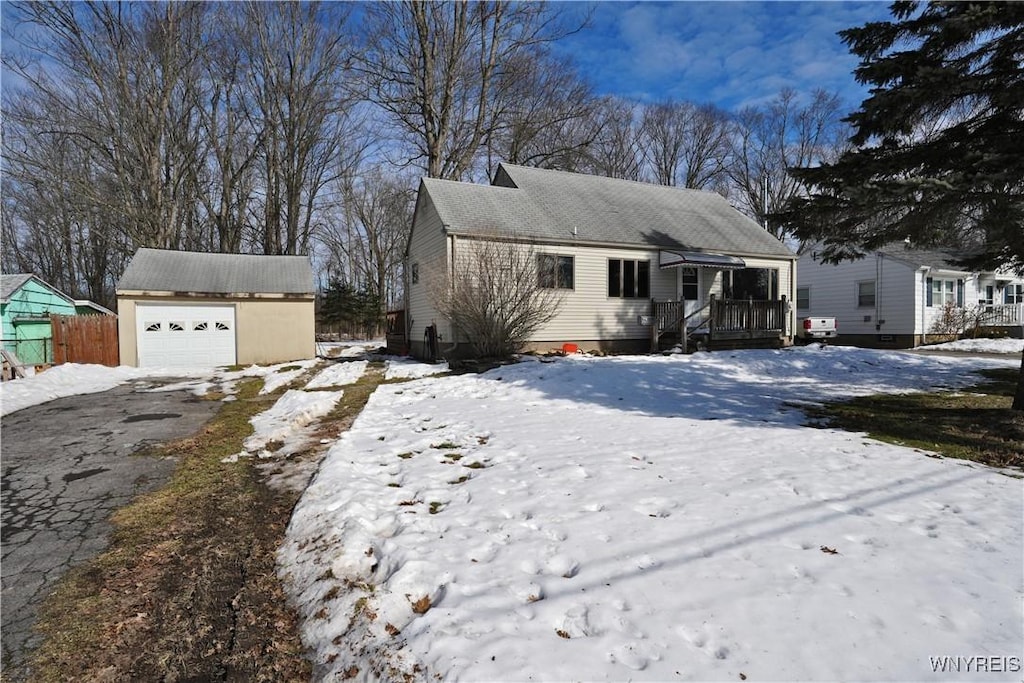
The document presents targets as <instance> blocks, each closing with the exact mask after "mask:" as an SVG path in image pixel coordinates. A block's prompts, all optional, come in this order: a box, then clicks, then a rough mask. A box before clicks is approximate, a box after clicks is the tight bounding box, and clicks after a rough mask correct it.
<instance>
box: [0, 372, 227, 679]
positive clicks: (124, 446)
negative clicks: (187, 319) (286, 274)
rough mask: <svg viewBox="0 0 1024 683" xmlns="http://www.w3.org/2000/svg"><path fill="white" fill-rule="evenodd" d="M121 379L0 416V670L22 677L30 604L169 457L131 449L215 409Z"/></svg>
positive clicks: (35, 608)
mask: <svg viewBox="0 0 1024 683" xmlns="http://www.w3.org/2000/svg"><path fill="white" fill-rule="evenodd" d="M148 388H151V385H148V384H145V383H136V384H134V385H122V386H120V387H117V388H115V389H111V390H110V391H106V392H103V393H99V394H87V395H82V396H72V397H69V398H62V399H57V400H55V401H51V402H50V403H46V404H44V405H40V406H34V407H32V408H26V409H24V410H20V411H18V412H16V413H12V414H10V415H7V416H5V417H4V418H3V425H2V435H0V436H2V442H0V449H2V451H0V458H2V460H0V463H2V468H3V476H2V478H0V527H2V528H0V548H2V559H0V575H2V594H0V597H2V610H0V621H2V632H0V643H2V648H3V677H4V679H5V680H22V679H27V678H29V677H30V676H31V672H30V671H29V670H28V668H27V655H28V654H29V652H30V651H31V650H32V649H33V648H35V647H37V646H38V645H39V643H40V637H39V636H38V635H37V634H35V633H34V632H33V630H32V629H33V626H34V624H35V621H36V618H37V616H38V612H39V607H40V605H41V603H42V602H43V600H44V599H45V598H46V596H47V595H48V594H49V593H50V592H51V591H52V590H53V588H54V586H55V584H56V582H57V581H58V580H59V579H60V578H61V577H62V576H63V575H64V574H65V573H66V572H67V571H68V570H69V569H70V568H72V567H74V566H76V565H78V564H80V563H82V562H84V561H86V560H89V559H91V558H93V557H95V556H97V555H98V554H99V553H101V552H102V551H103V550H104V549H105V548H106V546H107V542H108V536H109V534H110V531H111V525H110V523H109V521H108V518H109V517H110V514H111V513H112V512H114V511H115V510H117V509H118V508H120V507H123V506H124V505H126V504H127V503H128V502H130V501H131V500H132V498H134V497H135V496H136V495H138V494H140V493H144V492H147V491H152V490H154V489H156V488H158V487H159V486H160V485H162V484H163V483H164V482H165V481H166V480H167V479H168V478H169V476H170V475H171V473H172V472H173V471H174V467H175V464H176V459H174V458H167V457H154V456H137V455H133V454H134V453H136V452H138V451H139V450H141V449H142V448H145V447H146V446H150V445H154V444H158V443H164V442H166V441H169V440H173V439H178V438H183V437H187V436H190V435H191V434H193V433H195V432H196V431H198V430H199V428H200V427H202V425H203V424H204V423H205V422H206V421H207V420H209V419H210V418H211V417H212V416H213V415H214V413H215V412H216V411H217V409H218V408H219V406H220V404H219V403H218V402H216V401H202V400H199V399H197V398H196V397H195V396H192V395H191V394H189V393H187V392H183V391H175V392H148V391H145V389H148Z"/></svg>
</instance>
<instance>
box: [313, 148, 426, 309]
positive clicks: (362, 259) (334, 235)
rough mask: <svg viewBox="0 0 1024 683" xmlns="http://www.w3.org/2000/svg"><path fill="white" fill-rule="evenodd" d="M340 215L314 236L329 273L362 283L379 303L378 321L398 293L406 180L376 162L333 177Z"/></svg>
mask: <svg viewBox="0 0 1024 683" xmlns="http://www.w3.org/2000/svg"><path fill="white" fill-rule="evenodd" d="M338 185H339V194H340V196H341V201H342V204H341V212H340V216H341V220H340V221H327V222H325V224H324V225H323V226H322V227H321V229H320V231H319V232H318V235H317V236H318V238H319V240H320V241H321V243H322V244H323V245H324V246H325V247H326V248H327V252H328V259H327V260H328V270H329V271H330V272H332V273H334V274H335V278H336V279H338V280H340V281H342V282H347V283H350V284H352V285H355V286H357V288H358V287H362V288H365V289H367V290H368V291H369V292H370V293H371V294H372V295H373V296H374V298H375V300H376V301H378V302H379V303H380V310H379V311H378V321H379V322H383V320H384V314H385V313H386V311H387V310H388V309H389V308H391V307H394V306H395V305H396V304H398V302H399V301H401V298H402V293H403V292H402V263H403V259H404V258H405V246H406V243H407V242H408V239H409V229H410V227H411V225H412V203H413V198H414V192H413V190H412V183H411V182H409V181H407V180H406V179H403V178H400V177H396V176H395V175H394V174H393V173H389V172H387V171H386V170H385V169H384V168H382V167H381V166H380V165H373V166H368V167H366V168H363V169H361V170H360V172H359V173H358V174H353V175H347V176H345V177H343V178H341V179H339V181H338Z"/></svg>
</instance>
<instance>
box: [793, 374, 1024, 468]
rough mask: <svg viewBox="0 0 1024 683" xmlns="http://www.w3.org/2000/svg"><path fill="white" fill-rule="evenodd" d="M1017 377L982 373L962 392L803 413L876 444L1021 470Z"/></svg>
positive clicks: (867, 399)
mask: <svg viewBox="0 0 1024 683" xmlns="http://www.w3.org/2000/svg"><path fill="white" fill-rule="evenodd" d="M1018 372H1019V371H1018V370H1015V369H999V370H985V371H982V373H981V374H982V375H983V376H984V378H985V379H984V380H982V381H981V382H979V383H978V384H977V385H976V386H974V387H970V388H967V389H963V390H961V391H939V392H931V393H922V394H903V395H876V396H863V397H860V398H855V399H851V400H849V401H843V402H837V403H830V404H827V405H825V406H823V407H820V408H808V409H805V411H806V412H807V414H808V415H809V416H810V417H811V418H812V419H814V420H816V421H819V422H821V423H824V424H825V425H827V426H830V427H837V428H840V429H847V430H850V431H857V432H867V434H868V435H869V436H871V438H873V439H877V440H879V441H885V442H887V443H893V444H897V445H900V446H909V447H911V448H919V449H921V450H927V451H934V452H936V453H939V454H940V455H942V456H944V457H947V458H959V459H962V460H972V461H974V462H979V463H982V464H985V465H991V466H993V467H1014V468H1021V469H1024V413H1021V412H1020V411H1014V410H1011V409H1010V405H1011V404H1012V403H1013V393H1014V390H1015V389H1016V383H1017V374H1018Z"/></svg>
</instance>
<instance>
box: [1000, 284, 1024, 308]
mask: <svg viewBox="0 0 1024 683" xmlns="http://www.w3.org/2000/svg"><path fill="white" fill-rule="evenodd" d="M1003 303H1007V304H1024V285H1006V288H1005V289H1004V290H1003Z"/></svg>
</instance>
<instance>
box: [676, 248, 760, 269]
mask: <svg viewBox="0 0 1024 683" xmlns="http://www.w3.org/2000/svg"><path fill="white" fill-rule="evenodd" d="M659 266H660V267H661V268H679V267H692V266H704V267H705V268H746V267H747V264H746V262H745V261H744V260H743V259H741V258H740V257H739V256H727V255H725V254H712V253H709V252H706V251H679V250H675V249H673V250H667V249H663V250H662V251H661V254H660V256H659Z"/></svg>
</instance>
